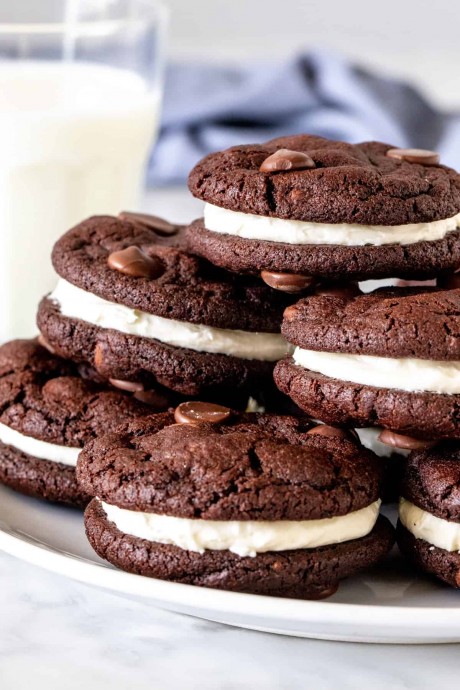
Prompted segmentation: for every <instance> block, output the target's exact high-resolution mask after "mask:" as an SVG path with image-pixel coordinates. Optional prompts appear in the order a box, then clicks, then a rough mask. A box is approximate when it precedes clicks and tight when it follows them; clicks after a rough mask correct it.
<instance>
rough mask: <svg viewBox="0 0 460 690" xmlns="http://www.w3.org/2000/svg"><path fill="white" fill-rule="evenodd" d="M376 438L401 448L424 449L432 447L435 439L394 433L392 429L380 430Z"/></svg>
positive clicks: (393, 446) (387, 444) (388, 444)
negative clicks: (428, 439) (424, 439)
mask: <svg viewBox="0 0 460 690" xmlns="http://www.w3.org/2000/svg"><path fill="white" fill-rule="evenodd" d="M378 439H379V441H381V442H382V443H384V444H385V445H386V446H391V447H392V448H400V449H402V450H425V449H427V448H433V446H435V445H436V441H423V440H422V439H420V438H412V436H403V435H402V434H396V433H395V432H394V431H390V429H384V430H383V431H381V432H380V434H379V436H378Z"/></svg>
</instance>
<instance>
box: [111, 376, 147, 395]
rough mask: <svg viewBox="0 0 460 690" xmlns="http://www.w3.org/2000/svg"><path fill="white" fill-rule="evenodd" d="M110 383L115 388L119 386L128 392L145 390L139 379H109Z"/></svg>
mask: <svg viewBox="0 0 460 690" xmlns="http://www.w3.org/2000/svg"><path fill="white" fill-rule="evenodd" d="M109 383H111V384H112V386H114V388H119V389H120V390H121V391H128V393H139V392H140V391H143V390H144V386H143V385H142V383H138V382H137V381H122V380H121V379H109Z"/></svg>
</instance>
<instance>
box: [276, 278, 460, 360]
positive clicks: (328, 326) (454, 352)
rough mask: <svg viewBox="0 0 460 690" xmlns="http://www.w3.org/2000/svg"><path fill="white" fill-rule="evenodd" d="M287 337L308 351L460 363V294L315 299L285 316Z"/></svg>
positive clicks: (418, 291)
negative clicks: (457, 361) (455, 361)
mask: <svg viewBox="0 0 460 690" xmlns="http://www.w3.org/2000/svg"><path fill="white" fill-rule="evenodd" d="M282 333H283V335H284V336H285V338H287V340H288V341H289V342H291V343H294V344H295V345H299V346H300V347H302V348H304V349H307V350H318V351H327V352H346V353H352V354H362V355H375V356H381V357H415V358H420V359H433V360H459V359H460V290H444V291H443V290H439V289H436V288H420V287H416V288H395V289H392V290H389V289H379V290H375V291H374V292H372V293H370V294H366V295H358V296H356V297H352V298H347V297H340V296H311V297H306V298H304V299H302V300H300V301H299V302H298V303H297V304H295V305H293V306H291V307H289V308H288V309H286V311H285V312H284V321H283V326H282Z"/></svg>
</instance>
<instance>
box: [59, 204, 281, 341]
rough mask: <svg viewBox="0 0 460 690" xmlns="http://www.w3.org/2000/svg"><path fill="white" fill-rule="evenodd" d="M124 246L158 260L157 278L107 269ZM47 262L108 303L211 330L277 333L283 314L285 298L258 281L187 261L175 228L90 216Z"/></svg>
mask: <svg viewBox="0 0 460 690" xmlns="http://www.w3.org/2000/svg"><path fill="white" fill-rule="evenodd" d="M130 246H135V247H139V248H140V249H141V250H142V251H143V252H144V253H145V254H147V255H148V256H149V257H155V259H156V260H157V259H158V260H159V262H160V265H161V273H160V275H159V276H158V277H156V278H146V277H133V276H131V275H126V274H124V273H122V272H120V271H118V270H114V269H113V268H110V266H109V264H108V257H109V255H110V254H112V253H114V252H120V251H121V250H123V249H125V248H127V247H130ZM52 260H53V265H54V268H55V270H56V272H57V273H58V275H60V276H61V277H62V278H64V279H65V280H67V281H68V282H70V283H72V284H74V285H76V286H77V287H79V288H81V289H83V290H85V291H87V292H92V293H94V294H96V295H98V296H99V297H102V298H103V299H106V300H108V301H109V302H117V303H119V304H124V305H126V306H128V307H132V308H133V309H139V310H141V311H144V312H147V313H150V314H155V315H157V316H162V317H164V318H168V319H176V320H178V321H186V322H188V323H197V324H205V325H207V326H212V327H215V328H229V329H240V330H244V331H262V332H266V333H277V332H279V324H280V321H281V317H282V313H283V309H284V308H285V307H286V306H287V305H288V304H290V303H291V302H292V301H293V300H292V298H290V297H289V296H287V295H284V294H282V293H277V292H274V291H273V290H271V289H270V288H269V287H267V286H266V285H265V284H264V283H263V282H262V281H261V280H257V279H254V278H250V277H240V276H235V275H233V274H230V273H227V272H226V271H223V270H221V269H219V268H216V267H214V266H212V265H211V264H209V263H208V262H207V261H205V260H202V259H199V258H198V257H196V256H192V255H191V254H189V253H188V252H187V251H186V249H185V244H184V238H183V232H182V229H181V228H178V230H177V232H176V233H175V234H172V235H169V236H168V237H164V236H162V235H159V234H157V233H156V232H155V231H154V230H152V229H151V228H149V227H142V226H139V225H137V224H133V223H131V222H130V221H128V220H121V219H119V218H114V217H112V216H95V217H93V218H89V219H88V220H85V221H84V222H83V223H80V224H79V225H77V226H76V227H74V228H72V229H71V230H69V231H68V232H67V233H66V234H65V235H63V236H62V237H61V238H60V239H59V240H58V241H57V243H56V244H55V246H54V249H53V253H52Z"/></svg>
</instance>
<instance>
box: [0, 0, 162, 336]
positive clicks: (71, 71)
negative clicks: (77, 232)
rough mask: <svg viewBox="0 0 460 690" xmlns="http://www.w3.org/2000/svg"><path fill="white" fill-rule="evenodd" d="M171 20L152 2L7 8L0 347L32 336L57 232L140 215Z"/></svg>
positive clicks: (1, 15) (58, 1)
mask: <svg viewBox="0 0 460 690" xmlns="http://www.w3.org/2000/svg"><path fill="white" fill-rule="evenodd" d="M5 5H9V6H10V7H9V8H5V9H4V6H5ZM11 5H14V7H11ZM166 24H167V11H166V10H165V8H164V6H163V5H161V4H160V3H158V2H156V1H154V0H152V1H150V0H144V1H142V0H67V1H65V0H51V1H49V2H48V1H47V0H40V2H33V1H32V0H15V2H14V3H3V6H2V8H1V11H0V342H4V341H5V340H8V339H11V338H17V337H28V336H31V335H34V334H35V333H36V326H35V313H36V308H37V304H38V302H39V300H40V299H41V297H42V296H43V295H44V294H45V293H47V292H48V291H49V290H50V289H51V288H52V287H53V284H54V282H55V276H54V274H53V269H52V266H51V261H50V253H51V249H52V246H53V244H54V242H55V241H56V239H57V238H58V237H59V236H60V235H61V234H63V233H64V232H65V231H66V230H68V229H69V228H70V227H72V226H73V225H75V224H76V223H78V222H80V221H81V220H83V219H84V218H86V217H88V216H90V215H93V214H106V213H108V214H116V213H118V212H119V211H120V210H122V209H136V207H137V205H138V202H139V196H140V193H141V191H142V187H143V182H144V177H145V168H146V164H147V160H148V155H149V152H150V150H151V146H152V144H153V141H154V137H155V135H156V133H157V128H158V121H159V110H160V104H161V92H162V72H163V58H164V36H165V30H166Z"/></svg>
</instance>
